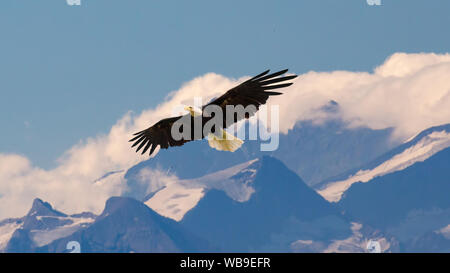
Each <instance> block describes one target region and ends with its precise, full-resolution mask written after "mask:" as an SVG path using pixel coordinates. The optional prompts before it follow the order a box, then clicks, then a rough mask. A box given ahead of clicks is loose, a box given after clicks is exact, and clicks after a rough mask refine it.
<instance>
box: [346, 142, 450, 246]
mask: <svg viewBox="0 0 450 273" xmlns="http://www.w3.org/2000/svg"><path fill="white" fill-rule="evenodd" d="M449 163H450V148H446V149H444V150H442V151H439V152H437V153H436V154H434V155H432V156H431V157H429V158H427V159H426V160H424V161H423V162H416V163H415V164H413V165H411V166H409V167H407V168H405V169H403V170H399V171H396V172H392V173H389V174H386V175H383V176H378V177H375V178H373V179H371V180H370V181H369V182H367V183H361V182H359V183H354V184H353V185H351V187H350V188H349V189H348V190H347V191H346V192H345V193H344V195H343V197H342V199H341V200H340V201H339V202H338V204H337V205H338V206H339V207H341V208H342V209H343V211H345V213H346V215H347V216H348V217H351V218H352V219H353V220H355V221H362V222H363V223H366V224H369V225H370V226H372V227H375V228H377V229H380V230H383V231H385V232H387V233H389V234H391V235H393V236H395V237H396V238H397V239H398V240H399V241H400V242H401V243H402V244H404V245H408V244H409V243H410V242H411V241H412V240H417V238H419V237H422V236H424V235H426V234H427V233H429V232H432V231H436V230H441V229H443V230H445V229H444V228H446V227H448V225H449V224H450V198H449V193H450V169H449ZM432 237H436V236H434V235H433V236H432ZM407 249H408V250H411V247H410V248H407Z"/></svg>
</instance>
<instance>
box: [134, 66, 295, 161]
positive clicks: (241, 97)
mask: <svg viewBox="0 0 450 273" xmlns="http://www.w3.org/2000/svg"><path fill="white" fill-rule="evenodd" d="M287 71H288V70H287V69H285V70H282V71H279V72H276V73H273V74H269V75H267V74H268V73H269V70H267V71H264V72H263V73H261V74H259V75H256V76H255V77H253V78H251V79H249V80H247V81H245V82H243V83H241V84H239V85H238V86H236V87H234V88H232V89H230V90H228V91H227V92H226V93H225V94H223V95H222V96H220V97H218V98H216V99H214V100H213V101H211V102H209V103H208V104H206V105H204V106H202V109H198V110H197V109H195V108H194V107H192V106H187V107H185V110H187V111H188V112H189V113H188V114H186V115H182V116H178V117H171V118H166V119H162V120H160V121H158V122H157V123H155V124H154V125H153V126H151V127H149V128H147V129H145V130H143V131H140V132H137V133H135V134H134V135H133V136H134V137H133V138H132V139H130V140H129V141H130V142H134V143H133V145H132V147H135V146H137V145H139V146H138V148H137V149H136V152H139V151H140V150H141V149H142V148H143V150H142V154H144V153H146V152H147V151H148V150H149V149H150V153H149V155H152V153H153V152H154V151H155V149H156V147H158V146H160V147H161V148H162V149H167V148H169V147H173V146H182V145H183V144H184V143H186V142H189V141H192V140H200V139H203V138H205V137H207V138H208V143H209V145H210V146H211V147H212V148H215V149H217V150H221V151H231V152H234V151H235V150H236V149H238V148H239V147H241V145H242V143H243V141H242V140H241V139H239V138H237V137H235V136H233V135H231V134H229V133H227V132H226V131H225V130H224V129H225V128H227V127H229V126H230V125H232V124H234V123H236V122H238V121H239V120H242V119H244V118H245V119H248V118H249V117H250V116H253V115H254V114H255V113H256V112H257V111H258V109H259V107H260V106H261V105H263V104H265V103H266V101H267V99H268V98H269V96H276V95H281V94H282V93H279V92H274V91H267V90H273V89H279V88H284V87H288V86H290V85H292V82H286V81H288V80H292V79H294V78H296V77H297V75H291V76H283V77H281V76H282V75H283V74H285V73H286V72H287ZM230 106H231V108H230ZM238 106H242V108H245V109H250V110H247V111H246V112H244V113H243V114H242V113H241V114H240V113H236V112H234V113H231V114H230V113H228V114H230V116H231V118H227V117H228V115H227V111H231V110H230V109H233V108H232V107H238ZM250 106H252V107H250ZM214 107H215V109H217V108H219V110H221V111H222V113H223V115H222V117H221V119H220V122H219V123H216V125H215V126H213V127H212V128H211V129H210V130H209V131H207V132H205V130H203V129H204V127H203V126H205V124H207V123H208V121H211V119H213V118H214V116H215V115H213V114H215V113H208V110H207V109H210V108H214ZM252 109H253V110H252ZM181 120H184V121H188V123H186V124H189V125H185V126H186V127H188V126H190V127H191V128H184V129H190V130H189V135H188V137H181V138H180V137H174V136H173V134H172V133H173V129H174V128H172V127H174V126H175V124H177V122H180V121H181ZM194 124H201V125H200V126H201V129H202V130H200V131H201V133H197V134H196V133H195V128H194ZM182 127H183V125H181V128H182Z"/></svg>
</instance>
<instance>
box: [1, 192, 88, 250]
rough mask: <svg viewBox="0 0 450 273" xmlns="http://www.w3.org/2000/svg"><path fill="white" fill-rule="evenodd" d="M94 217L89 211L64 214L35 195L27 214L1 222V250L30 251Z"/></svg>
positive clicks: (66, 234)
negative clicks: (35, 197)
mask: <svg viewBox="0 0 450 273" xmlns="http://www.w3.org/2000/svg"><path fill="white" fill-rule="evenodd" d="M95 218H96V216H95V215H94V214H92V213H89V212H85V213H81V214H74V215H66V214H64V213H62V212H59V211H57V210H54V209H53V208H52V206H51V205H50V204H49V203H47V202H44V201H42V200H40V199H35V200H34V201H33V205H32V207H31V209H30V211H29V212H28V214H27V215H26V216H24V217H22V218H17V219H6V220H4V221H2V222H0V252H1V251H5V252H29V251H32V250H33V249H35V248H37V247H40V246H43V245H46V244H48V243H50V242H52V241H54V240H56V239H58V238H62V237H66V236H68V235H70V234H72V233H74V232H76V231H77V230H79V229H81V228H85V227H86V226H88V225H90V224H91V223H92V222H94V220H95Z"/></svg>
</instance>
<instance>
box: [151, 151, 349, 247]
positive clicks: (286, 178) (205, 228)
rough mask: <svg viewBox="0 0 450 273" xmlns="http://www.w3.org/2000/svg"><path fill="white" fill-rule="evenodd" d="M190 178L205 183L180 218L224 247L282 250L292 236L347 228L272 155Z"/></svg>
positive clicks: (322, 236) (340, 232)
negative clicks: (192, 205) (193, 201)
mask: <svg viewBox="0 0 450 273" xmlns="http://www.w3.org/2000/svg"><path fill="white" fill-rule="evenodd" d="M196 182H197V183H199V184H202V185H208V187H205V188H204V190H203V196H202V197H201V199H200V200H199V201H198V202H197V204H196V205H195V207H193V208H192V209H190V210H189V211H187V213H186V214H185V215H184V217H183V218H182V219H181V221H180V223H181V224H182V225H183V226H184V227H186V228H187V229H189V230H191V231H192V232H194V233H196V234H197V235H199V236H200V235H201V236H202V237H204V238H206V239H208V240H209V241H210V242H212V243H213V244H215V245H218V246H220V248H221V249H223V250H225V251H252V250H257V251H263V250H273V251H287V250H289V245H290V243H292V241H294V240H298V239H305V240H306V239H310V240H324V241H327V240H328V239H329V238H330V237H336V238H340V237H345V236H347V235H349V234H350V224H349V223H348V222H346V220H345V219H343V218H342V217H341V216H340V214H339V212H338V211H337V210H335V209H334V208H333V207H332V206H331V205H330V204H329V203H328V202H326V201H325V200H324V199H323V198H322V197H320V196H319V195H318V194H316V193H315V192H314V191H313V190H312V189H310V188H309V187H308V186H307V185H306V184H305V183H304V182H303V181H302V180H301V179H300V178H299V177H298V176H297V175H296V174H295V173H294V172H292V171H290V170H289V169H288V168H287V167H286V166H285V165H284V164H283V163H282V162H281V161H279V160H277V159H275V158H272V157H268V156H264V157H262V158H259V159H257V160H252V161H249V162H247V163H244V164H240V165H238V166H236V167H233V168H230V169H227V170H224V171H222V172H218V173H213V174H210V175H208V176H204V177H201V178H200V179H198V180H197V181H196ZM156 196H157V195H155V196H154V197H153V198H155V197H156ZM160 201H161V200H160Z"/></svg>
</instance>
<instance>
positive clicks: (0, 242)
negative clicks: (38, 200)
mask: <svg viewBox="0 0 450 273" xmlns="http://www.w3.org/2000/svg"><path fill="white" fill-rule="evenodd" d="M22 225H23V223H22V221H20V220H11V219H10V220H5V221H1V222H0V253H2V252H4V250H5V248H6V246H7V245H8V242H9V240H10V239H11V237H12V236H13V234H14V232H15V231H16V230H17V229H19V228H20V227H22Z"/></svg>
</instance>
